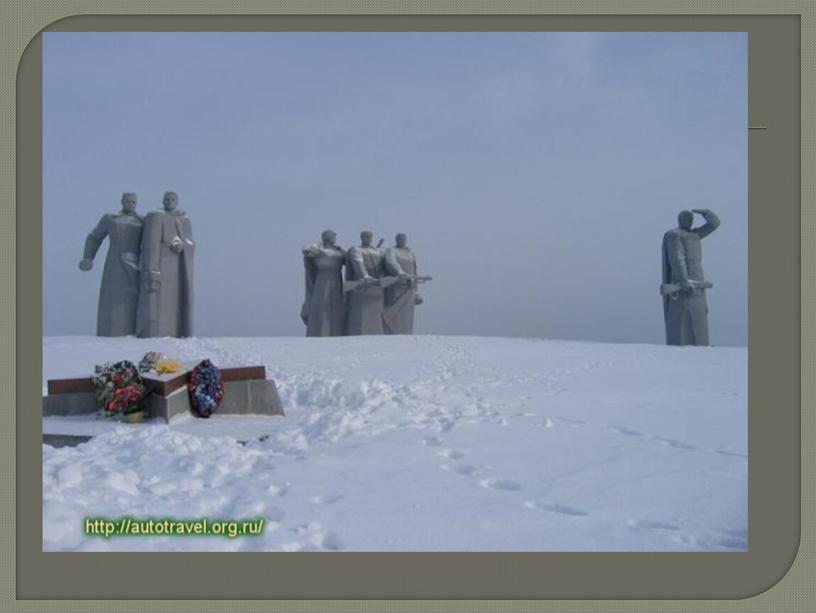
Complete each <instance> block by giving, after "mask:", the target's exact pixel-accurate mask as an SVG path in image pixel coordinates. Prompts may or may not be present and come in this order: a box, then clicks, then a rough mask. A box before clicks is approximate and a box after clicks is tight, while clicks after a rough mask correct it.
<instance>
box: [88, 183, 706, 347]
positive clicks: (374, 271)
mask: <svg viewBox="0 0 816 613" xmlns="http://www.w3.org/2000/svg"><path fill="white" fill-rule="evenodd" d="M136 203H137V198H136V194H134V193H130V192H128V193H125V194H123V195H122V209H121V211H120V212H119V213H115V214H109V215H104V216H103V217H102V219H101V220H100V221H99V223H98V224H97V225H96V227H95V228H94V229H93V230H92V231H91V232H90V233H89V234H88V238H87V239H86V241H85V251H84V255H83V258H82V261H80V263H79V268H80V269H81V270H91V268H92V267H93V260H94V257H95V256H96V253H97V251H98V250H99V248H100V246H101V245H102V242H103V241H104V240H105V238H106V237H107V238H109V240H110V245H109V248H108V255H107V258H106V259H105V267H104V269H103V272H102V285H101V288H100V291H99V308H98V313H97V328H96V334H97V336H127V335H134V334H135V335H136V336H139V337H156V336H170V337H185V336H192V335H193V261H194V257H195V242H194V241H193V233H192V227H191V225H190V220H189V219H188V217H187V216H186V215H185V214H184V212H183V211H181V210H179V209H178V195H177V194H176V193H175V192H166V193H165V194H164V198H163V200H162V204H163V208H162V210H159V211H151V212H149V213H148V214H147V216H146V217H141V216H140V215H138V214H137V213H136ZM695 213H696V214H699V215H701V216H702V217H703V219H704V221H705V223H703V224H702V225H700V226H698V227H696V228H695V227H693V225H694V215H695ZM719 225H720V219H719V218H718V217H717V215H716V214H715V213H714V212H713V211H711V210H710V209H692V210H690V211H681V212H680V214H679V215H678V226H677V227H676V228H673V229H671V230H669V231H668V232H666V233H665V234H664V235H663V245H662V264H663V277H662V284H661V286H660V293H661V295H662V296H663V315H664V321H665V328H666V344H667V345H701V346H702V345H708V344H709V336H708V303H707V300H706V290H708V289H710V288H711V287H712V284H711V283H710V282H709V281H707V280H706V278H705V274H704V273H703V267H702V245H701V241H702V239H703V238H705V237H706V236H708V235H709V234H711V233H712V232H714V230H716V229H717V228H718V227H719ZM336 240H337V235H336V234H335V233H334V232H333V231H332V230H326V231H325V232H323V234H322V236H321V241H320V243H316V244H313V245H308V246H307V247H304V248H303V251H302V253H303V263H304V268H305V272H306V295H305V300H304V302H303V307H302V308H301V312H300V316H301V319H302V320H303V323H304V324H305V325H306V336H344V335H360V334H413V332H414V308H415V307H416V306H417V305H420V304H422V302H423V300H422V297H421V296H420V295H419V293H418V291H417V286H418V285H419V284H420V283H423V282H425V281H429V280H430V279H431V278H430V277H422V276H419V275H418V274H417V261H416V256H415V255H414V253H413V252H412V251H411V249H410V248H409V247H408V238H407V237H406V235H405V234H397V236H396V238H395V244H394V245H393V246H392V247H388V248H387V249H385V250H384V251H381V250H380V245H381V244H382V242H383V241H380V243H379V244H378V245H377V246H374V245H373V244H372V240H373V234H372V233H371V232H369V231H364V232H361V233H360V245H358V246H354V247H351V248H350V249H349V250H348V252H346V251H345V250H344V249H343V248H342V247H339V246H338V245H337V244H336ZM344 269H345V272H344Z"/></svg>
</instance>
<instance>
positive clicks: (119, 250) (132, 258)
mask: <svg viewBox="0 0 816 613" xmlns="http://www.w3.org/2000/svg"><path fill="white" fill-rule="evenodd" d="M143 225H144V224H143V220H142V217H140V216H139V215H137V214H136V194H133V193H130V192H126V193H124V194H122V210H121V212H119V213H112V214H107V215H104V216H103V217H102V219H100V220H99V223H98V224H96V227H95V228H94V229H93V230H91V232H90V233H89V234H88V237H87V238H86V239H85V250H84V252H83V255H82V260H81V261H80V262H79V268H80V270H91V268H93V260H94V258H95V257H96V252H97V251H99V248H100V247H101V246H102V242H103V241H104V240H105V238H106V237H107V238H108V239H109V243H108V254H107V256H106V257H105V267H104V268H103V269H102V283H101V285H100V287H99V306H98V308H97V314H96V335H97V336H127V335H129V334H135V333H136V311H137V307H138V303H139V249H140V243H141V240H142V227H143Z"/></svg>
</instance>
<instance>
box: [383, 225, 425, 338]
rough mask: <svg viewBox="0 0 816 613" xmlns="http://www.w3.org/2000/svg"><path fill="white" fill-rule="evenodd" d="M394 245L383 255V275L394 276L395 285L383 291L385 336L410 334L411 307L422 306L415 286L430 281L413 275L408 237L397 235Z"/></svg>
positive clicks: (411, 322)
mask: <svg viewBox="0 0 816 613" xmlns="http://www.w3.org/2000/svg"><path fill="white" fill-rule="evenodd" d="M395 242H396V245H395V246H393V247H389V248H388V249H386V250H385V254H384V255H383V260H384V265H385V272H386V273H387V274H388V275H392V276H394V277H396V278H395V279H394V281H396V282H394V283H392V284H390V285H389V286H388V287H386V288H385V311H384V313H383V330H384V331H385V333H386V334H413V333H414V307H415V306H416V305H419V304H422V303H423V299H422V296H420V295H419V294H418V293H417V284H418V283H422V282H424V281H430V280H431V278H430V277H420V276H417V263H416V256H415V255H414V254H413V252H412V251H411V250H410V249H409V248H408V237H407V236H406V235H405V234H402V233H400V234H397V236H396V238H395Z"/></svg>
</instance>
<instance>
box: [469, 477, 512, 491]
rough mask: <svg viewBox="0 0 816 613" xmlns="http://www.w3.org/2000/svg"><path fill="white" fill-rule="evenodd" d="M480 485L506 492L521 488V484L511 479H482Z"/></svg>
mask: <svg viewBox="0 0 816 613" xmlns="http://www.w3.org/2000/svg"><path fill="white" fill-rule="evenodd" d="M479 485H481V486H482V487H484V488H487V489H491V490H502V491H505V492H517V491H519V490H520V489H521V484H519V483H516V482H515V481H511V480H510V479H482V480H481V481H479Z"/></svg>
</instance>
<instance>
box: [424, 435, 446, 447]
mask: <svg viewBox="0 0 816 613" xmlns="http://www.w3.org/2000/svg"><path fill="white" fill-rule="evenodd" d="M422 444H423V445H425V446H426V447H440V446H441V445H442V441H441V440H440V439H439V437H437V436H429V437H428V438H426V439H424V440H423V441H422Z"/></svg>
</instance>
